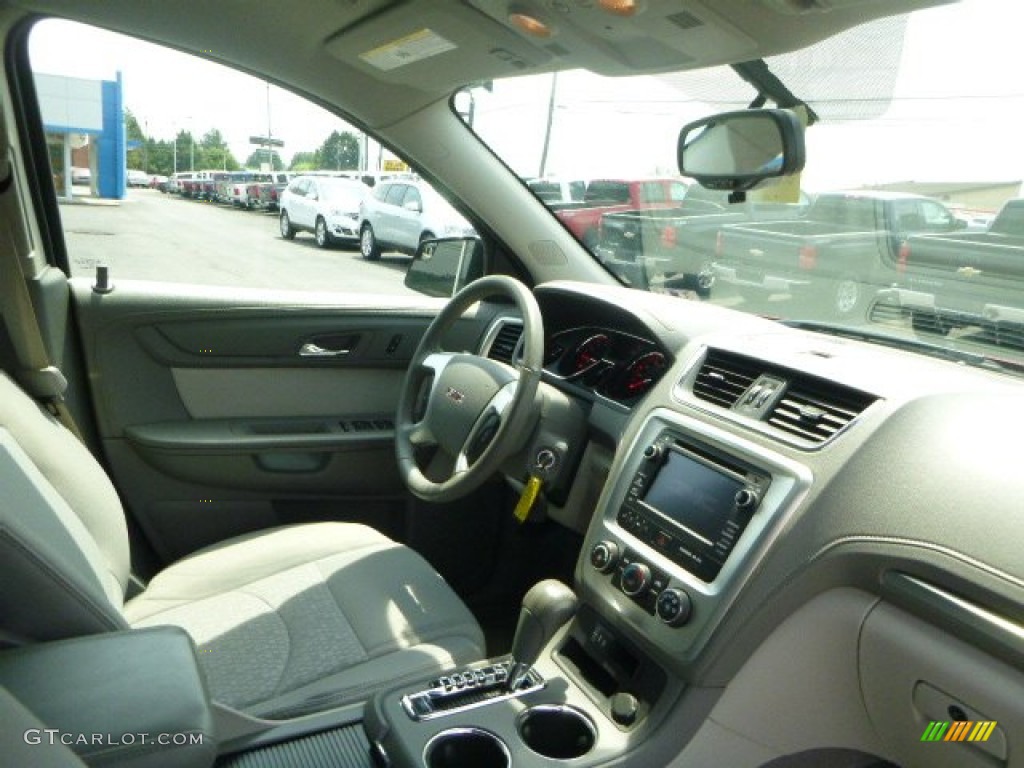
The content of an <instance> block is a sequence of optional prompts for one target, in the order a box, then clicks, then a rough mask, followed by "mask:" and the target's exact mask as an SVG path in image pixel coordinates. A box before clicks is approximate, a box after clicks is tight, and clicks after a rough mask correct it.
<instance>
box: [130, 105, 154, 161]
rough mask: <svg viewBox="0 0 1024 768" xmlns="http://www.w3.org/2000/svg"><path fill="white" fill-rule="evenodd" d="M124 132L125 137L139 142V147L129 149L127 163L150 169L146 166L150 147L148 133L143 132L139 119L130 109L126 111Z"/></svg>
mask: <svg viewBox="0 0 1024 768" xmlns="http://www.w3.org/2000/svg"><path fill="white" fill-rule="evenodd" d="M124 134H125V139H126V140H127V141H129V142H132V141H137V142H139V147H138V148H137V149H130V150H128V157H127V163H128V167H129V168H141V169H142V170H144V171H146V170H148V169H147V168H146V167H145V166H146V164H147V158H148V155H149V153H148V151H147V150H148V148H147V146H146V135H145V134H144V133H143V132H142V128H141V127H140V126H139V121H138V120H137V119H136V118H135V115H133V114H132V111H131V110H130V109H126V110H125V111H124Z"/></svg>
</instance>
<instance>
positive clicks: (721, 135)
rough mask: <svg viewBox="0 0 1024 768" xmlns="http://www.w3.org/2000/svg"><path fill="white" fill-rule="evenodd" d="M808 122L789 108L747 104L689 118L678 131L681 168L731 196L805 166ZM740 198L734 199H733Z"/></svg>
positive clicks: (739, 198)
mask: <svg viewBox="0 0 1024 768" xmlns="http://www.w3.org/2000/svg"><path fill="white" fill-rule="evenodd" d="M805 159H806V154H805V151H804V127H803V125H802V124H801V122H800V120H799V118H797V116H796V114H794V113H793V112H791V111H789V110H786V109H745V110H741V111H739V112H725V113H723V114H720V115H713V116H711V117H706V118H704V119H702V120H697V121H696V122H693V123H690V124H689V125H686V126H684V127H683V129H682V131H680V133H679V145H678V160H679V173H681V174H682V175H683V176H690V177H691V178H693V179H696V181H697V183H698V184H700V185H701V186H703V187H707V188H709V189H719V190H727V191H729V192H732V193H733V195H732V196H731V197H730V201H733V202H742V200H743V198H744V195H743V193H744V192H745V191H746V190H748V189H752V188H753V187H755V186H756V185H757V184H759V183H760V182H762V181H764V180H765V179H770V178H773V177H775V176H788V175H790V174H794V173H799V172H800V171H801V170H803V167H804V161H805ZM734 198H735V199H734Z"/></svg>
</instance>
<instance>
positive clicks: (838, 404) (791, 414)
mask: <svg viewBox="0 0 1024 768" xmlns="http://www.w3.org/2000/svg"><path fill="white" fill-rule="evenodd" d="M874 401H875V398H874V397H873V396H871V395H869V394H866V393H864V392H858V391H857V390H855V389H849V388H847V387H840V386H837V385H835V384H831V383H829V382H825V381H821V380H818V379H811V378H800V379H794V380H792V381H790V383H789V386H788V387H787V388H786V392H785V393H784V394H783V396H782V397H781V398H780V399H779V401H778V403H777V404H776V405H775V407H774V408H773V409H772V410H771V412H770V413H769V414H768V418H767V419H766V420H767V422H768V423H769V424H771V425H772V426H773V427H775V428H777V429H780V430H782V431H783V432H787V433H788V434H791V435H795V436H796V437H799V438H801V439H802V440H806V441H807V442H810V443H823V442H825V441H826V440H828V439H829V438H831V437H833V436H834V435H835V434H836V433H837V432H839V430H841V429H842V428H843V427H845V426H846V425H847V424H849V423H850V422H851V421H853V420H854V419H855V418H856V417H857V416H858V415H859V414H860V413H861V412H862V411H863V410H864V409H866V408H867V407H868V406H869V405H871V404H872V403H873V402H874Z"/></svg>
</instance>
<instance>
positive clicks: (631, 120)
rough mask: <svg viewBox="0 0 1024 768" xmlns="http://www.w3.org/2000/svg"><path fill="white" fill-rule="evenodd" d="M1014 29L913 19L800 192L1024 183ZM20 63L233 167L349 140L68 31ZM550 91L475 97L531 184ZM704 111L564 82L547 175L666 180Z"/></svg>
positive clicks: (39, 37)
mask: <svg viewBox="0 0 1024 768" xmlns="http://www.w3.org/2000/svg"><path fill="white" fill-rule="evenodd" d="M1022 29H1024V1H1022V0H962V2H959V3H956V4H954V5H950V6H944V7H939V8H934V9H930V10H927V11H924V12H921V13H917V14H914V15H913V16H912V17H911V19H910V21H909V23H908V24H907V32H906V39H905V43H904V49H903V60H902V65H901V69H900V72H899V76H898V79H897V81H896V86H895V98H894V101H893V103H892V106H891V107H890V109H889V110H888V112H887V113H886V114H885V115H883V116H882V117H881V118H880V119H878V120H873V121H859V122H851V123H846V124H835V125H825V124H819V125H816V126H813V127H812V128H811V129H809V130H808V133H807V145H808V167H807V170H806V171H805V173H804V179H803V181H804V185H805V187H806V188H808V189H811V190H812V191H813V190H815V189H826V188H838V187H844V186H862V185H869V184H874V183H883V182H891V181H906V180H916V181H956V180H985V181H1009V180H1019V179H1022V178H1024V142H1022V141H1021V140H1020V138H1019V126H1020V124H1021V122H1022V120H1024V77H1021V73H1020V69H1021V66H1022V65H1021V61H1020V54H1019V53H1018V51H1019V45H1020V34H1021V30H1022ZM30 54H31V58H32V63H33V67H34V68H35V69H36V71H40V72H46V73H49V74H63V75H71V76H76V77H86V78H102V79H113V77H114V76H115V73H116V72H118V71H120V72H122V76H123V80H124V91H125V104H126V106H127V107H128V108H129V109H131V110H132V112H133V113H134V114H135V116H136V117H137V119H138V120H139V123H140V125H142V126H143V129H144V130H145V131H147V132H148V133H149V135H151V136H153V137H154V138H157V139H170V138H171V137H172V136H173V135H174V132H175V131H176V130H178V129H186V130H191V131H192V132H193V134H194V135H195V136H196V138H197V139H198V138H200V137H201V136H202V135H203V133H205V132H206V131H207V130H209V129H210V128H213V127H216V128H218V129H220V130H221V132H222V133H223V134H224V136H225V138H226V140H227V141H228V143H229V145H230V147H231V149H232V152H233V153H234V154H235V157H236V158H238V159H239V160H244V159H245V158H246V157H247V156H248V155H249V154H250V153H251V151H252V150H253V146H252V145H250V144H249V142H248V139H249V136H251V135H265V134H266V133H267V132H270V133H272V134H273V135H274V137H276V138H281V139H283V140H284V141H285V148H284V150H283V151H282V155H283V156H284V157H285V158H286V159H287V158H289V157H290V156H291V154H292V153H294V152H296V151H312V150H314V149H316V148H317V147H318V146H319V145H320V144H321V143H322V142H323V140H324V139H325V138H326V137H327V136H328V135H329V134H330V132H331V131H333V130H348V129H350V128H349V126H348V125H347V124H345V123H344V122H343V121H341V120H340V119H339V118H337V117H335V116H333V115H331V114H330V113H328V112H326V111H325V110H323V109H321V108H319V107H316V106H314V105H311V104H308V103H306V102H305V101H304V100H303V99H300V98H298V97H295V96H293V95H291V94H289V93H288V92H286V91H283V90H281V89H279V88H277V87H276V86H271V87H270V88H269V116H268V87H267V84H266V83H265V82H264V81H261V80H258V79H255V78H252V77H250V76H248V75H243V74H240V73H236V72H233V71H232V70H230V69H227V68H225V67H222V66H220V65H217V64H213V63H210V62H206V61H203V60H201V59H196V58H194V57H191V56H188V55H185V54H180V53H177V52H174V51H170V50H166V49H161V48H160V47H158V46H154V45H151V44H148V43H143V42H139V41H134V40H131V39H130V38H125V37H121V36H119V35H113V34H111V33H108V32H104V31H101V30H94V29H85V30H84V31H83V29H82V28H81V27H80V26H78V25H74V24H70V23H67V22H60V21H46V22H43V23H42V24H40V25H39V26H38V27H37V29H36V30H35V31H34V32H33V34H32V38H31V40H30ZM834 66H842V62H837V63H835V64H834ZM550 88H551V77H550V76H546V75H545V76H538V77H527V78H519V79H517V80H512V81H506V82H503V83H498V84H497V85H496V87H495V90H494V93H486V92H483V91H478V92H477V94H476V126H475V127H476V128H477V129H478V130H479V131H480V133H481V134H482V135H483V136H484V137H485V138H486V139H487V140H488V141H490V142H491V143H492V144H493V145H494V146H495V147H496V149H497V150H498V152H499V154H501V155H502V156H503V157H504V158H505V159H506V160H507V161H508V162H509V164H510V165H511V167H512V168H513V169H514V170H516V171H517V172H519V173H520V174H522V175H538V174H539V173H540V170H541V164H540V160H541V154H542V145H543V136H544V132H545V123H546V119H547V99H548V94H549V92H550ZM798 95H799V94H798ZM708 112H709V110H708V108H707V107H706V106H705V105H701V104H699V103H694V102H693V101H692V100H687V99H686V98H681V97H680V93H679V92H678V91H676V90H674V89H673V88H671V87H670V86H669V85H667V84H666V83H665V82H663V81H660V80H658V79H656V78H641V79H632V80H629V81H622V80H619V81H608V80H604V79H600V78H596V77H594V76H592V75H589V74H588V73H564V74H562V75H560V76H559V79H558V83H557V90H556V99H555V110H554V114H553V121H552V132H551V141H550V148H549V153H548V162H547V164H546V167H545V168H544V170H545V171H546V172H548V173H549V174H550V173H557V174H560V175H563V176H569V177H576V178H587V177H591V178H593V177H594V176H597V175H622V174H634V175H635V174H637V173H643V174H655V173H658V174H661V173H665V174H674V172H675V168H674V155H675V150H674V147H675V137H676V134H677V133H678V129H679V127H680V126H681V125H682V124H683V123H684V122H686V121H688V120H691V119H696V118H697V117H701V116H704V115H706V114H708ZM214 115H215V116H216V117H211V116H214ZM268 123H269V124H268Z"/></svg>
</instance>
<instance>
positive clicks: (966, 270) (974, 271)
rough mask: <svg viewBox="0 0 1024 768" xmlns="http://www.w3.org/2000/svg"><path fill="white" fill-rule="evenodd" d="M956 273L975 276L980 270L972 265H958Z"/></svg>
mask: <svg viewBox="0 0 1024 768" xmlns="http://www.w3.org/2000/svg"><path fill="white" fill-rule="evenodd" d="M956 273H957V274H958V275H963V276H964V277H976V276H977V275H980V274H981V270H980V269H975V268H974V267H960V269H958V270H957V271H956Z"/></svg>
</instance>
